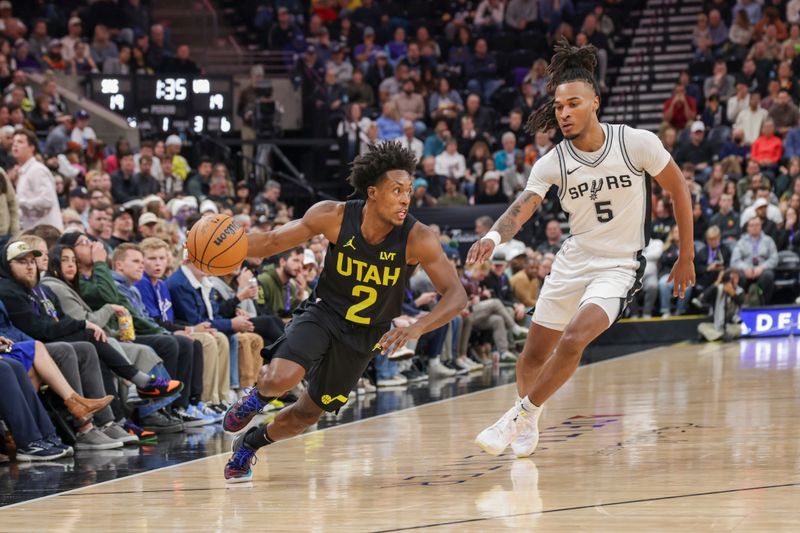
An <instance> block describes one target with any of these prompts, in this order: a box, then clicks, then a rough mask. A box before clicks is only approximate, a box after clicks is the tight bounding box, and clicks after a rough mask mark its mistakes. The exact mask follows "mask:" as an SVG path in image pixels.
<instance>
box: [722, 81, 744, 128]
mask: <svg viewBox="0 0 800 533" xmlns="http://www.w3.org/2000/svg"><path fill="white" fill-rule="evenodd" d="M747 90H748V85H747V81H746V80H745V79H744V78H743V77H739V78H737V80H736V89H735V92H734V94H733V96H731V97H730V98H728V103H727V104H726V110H725V117H726V118H727V119H728V124H733V123H734V122H736V118H737V117H738V116H739V112H740V111H743V110H745V109H747V107H748V106H749V105H750V95H749V94H748V92H747Z"/></svg>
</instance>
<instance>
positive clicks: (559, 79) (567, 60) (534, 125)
mask: <svg viewBox="0 0 800 533" xmlns="http://www.w3.org/2000/svg"><path fill="white" fill-rule="evenodd" d="M553 50H554V51H555V53H554V54H553V58H552V59H551V60H550V65H548V67H547V74H548V75H549V76H550V80H549V81H548V82H547V92H548V93H549V94H550V95H551V96H550V98H549V99H548V100H547V102H545V103H544V104H543V105H542V106H541V107H539V109H537V110H536V111H534V112H533V113H531V116H530V117H528V122H527V124H526V125H525V129H526V130H528V133H530V134H531V135H534V134H535V133H536V132H537V131H543V130H549V129H551V128H555V127H557V126H558V121H557V120H556V112H555V106H554V104H553V96H552V95H553V94H554V93H555V90H556V87H558V86H559V85H561V84H562V83H569V82H571V81H585V82H586V83H588V84H589V85H591V86H592V88H594V92H595V94H600V87H599V86H598V85H597V80H596V79H595V78H594V69H595V67H596V66H597V48H595V47H594V46H593V45H591V44H589V45H586V46H580V47H578V46H572V45H570V44H569V42H568V41H567V40H566V39H564V38H563V37H562V38H560V39H559V40H558V41H557V42H556V44H555V46H554V47H553Z"/></svg>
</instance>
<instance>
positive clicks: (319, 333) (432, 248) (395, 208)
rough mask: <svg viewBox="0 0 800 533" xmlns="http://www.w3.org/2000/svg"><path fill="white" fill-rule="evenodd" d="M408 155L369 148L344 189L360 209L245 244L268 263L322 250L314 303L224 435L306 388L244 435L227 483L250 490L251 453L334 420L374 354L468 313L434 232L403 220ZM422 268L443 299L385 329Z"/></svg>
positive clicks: (315, 215) (320, 208)
mask: <svg viewBox="0 0 800 533" xmlns="http://www.w3.org/2000/svg"><path fill="white" fill-rule="evenodd" d="M415 165H416V161H415V158H414V155H413V153H411V152H410V151H409V150H407V149H405V148H402V147H401V146H400V144H397V143H385V144H381V145H378V146H371V147H370V148H369V151H368V152H367V153H365V154H363V155H361V156H359V157H357V158H356V159H355V161H354V162H353V164H352V172H351V174H350V177H349V178H348V179H349V182H350V184H351V185H352V186H353V188H354V189H355V190H356V192H357V193H359V194H361V195H362V196H364V197H365V198H366V200H350V201H348V202H320V203H317V204H315V205H314V206H312V207H311V208H310V209H309V210H308V212H306V214H305V216H303V218H302V219H300V220H295V221H293V222H291V223H289V224H286V225H284V226H281V227H280V228H278V229H276V230H274V231H271V232H269V233H251V234H249V235H248V238H249V248H248V254H247V255H248V256H251V257H269V256H272V255H275V254H278V253H280V252H282V251H284V250H288V249H290V248H292V247H294V246H298V245H300V244H303V243H304V242H306V241H308V240H309V239H311V238H312V237H314V236H315V235H319V234H323V235H325V237H326V238H327V239H328V241H330V246H329V247H328V252H327V255H326V256H325V265H324V268H323V270H322V274H321V276H320V279H319V283H318V284H317V288H316V290H315V292H314V294H313V295H312V296H311V297H310V298H309V299H308V300H307V301H306V302H304V303H303V304H302V305H301V306H300V307H299V308H298V309H297V310H296V311H295V313H294V316H293V318H292V321H291V322H290V323H289V325H288V326H287V328H286V332H285V334H284V335H283V336H282V337H281V338H280V339H278V340H277V341H276V342H275V343H274V344H273V345H271V346H269V347H267V348H266V349H267V350H268V353H270V354H271V355H272V360H271V361H270V363H269V364H268V365H265V366H264V367H262V368H261V371H260V373H259V376H258V383H257V385H256V387H254V388H253V389H252V390H251V391H250V392H249V393H248V394H247V395H246V396H244V397H243V398H242V399H241V400H239V401H238V402H237V403H236V404H234V405H233V406H232V407H231V408H230V409H229V410H228V412H227V413H226V414H225V419H224V421H223V428H224V429H225V430H226V431H228V432H231V433H241V432H242V431H243V430H244V429H245V428H246V427H247V425H248V424H249V422H250V421H251V420H252V419H253V417H254V416H255V415H256V414H257V413H258V412H259V411H260V410H261V409H262V408H263V407H264V406H265V405H266V404H267V403H269V402H270V401H272V400H273V399H274V398H277V397H279V396H281V395H283V394H284V393H286V392H287V391H289V390H290V389H292V388H293V387H294V386H295V385H297V384H298V383H299V382H300V380H302V379H303V378H304V377H305V378H306V379H307V381H308V389H307V390H306V392H304V393H303V394H302V395H301V397H300V399H299V400H298V401H297V402H296V403H295V404H293V405H291V406H289V407H286V408H284V409H283V410H282V411H281V412H280V413H278V415H277V416H276V417H275V419H274V420H273V421H272V422H270V423H269V424H268V425H266V426H261V427H258V426H255V427H251V428H250V429H248V430H247V432H245V433H242V434H240V435H239V437H237V438H236V440H235V441H234V444H233V456H232V457H231V459H230V461H228V464H227V465H226V467H225V479H226V480H227V481H228V482H242V481H249V480H250V479H251V478H252V475H253V474H252V470H251V468H250V465H251V463H253V462H254V460H255V455H256V450H258V449H259V448H261V447H262V446H266V445H267V444H271V443H272V442H275V441H277V440H283V439H286V438H289V437H292V436H294V435H297V434H299V433H301V432H302V431H303V430H305V429H306V428H307V427H309V426H311V425H312V424H315V423H316V422H317V420H318V419H319V417H320V416H321V415H322V413H323V412H324V411H336V410H338V409H339V408H340V407H342V405H344V404H345V403H346V402H347V399H348V395H349V394H350V391H351V390H352V388H353V387H354V386H355V385H356V383H357V381H358V379H359V378H360V377H361V375H362V373H363V372H364V370H365V369H366V367H367V364H368V363H369V361H370V360H371V359H372V358H373V357H374V356H375V355H378V354H380V353H383V354H386V355H390V354H391V353H392V352H394V351H395V350H396V349H397V348H399V347H401V346H403V345H404V344H405V343H406V341H408V340H411V339H417V338H419V337H420V336H421V335H422V334H424V333H426V332H428V331H431V330H434V329H436V328H439V327H441V326H443V325H444V324H447V323H448V322H449V321H450V320H451V319H452V318H453V317H454V316H455V315H456V314H457V313H459V312H460V311H461V310H462V309H464V307H465V306H466V304H467V295H466V293H465V292H464V289H463V287H462V286H461V282H460V281H459V279H458V276H457V274H456V271H455V269H454V268H453V266H452V265H451V264H450V262H449V261H448V260H447V258H446V257H445V254H444V252H443V251H442V246H441V244H440V243H439V240H438V239H437V237H436V236H435V235H434V233H433V232H432V231H431V230H430V229H429V228H428V227H427V226H425V225H424V224H421V223H418V222H417V221H416V220H415V219H414V217H412V216H411V215H410V214H409V213H408V208H409V203H410V201H411V183H412V173H413V172H414V167H415ZM416 265H421V266H422V268H424V269H425V272H427V274H428V275H429V276H430V278H431V281H432V282H433V284H434V285H435V286H436V290H437V291H438V292H439V294H441V296H442V298H441V300H440V301H439V303H438V304H437V305H436V307H434V309H433V311H431V313H429V314H427V315H425V316H424V317H422V318H420V319H419V320H418V321H417V322H416V323H415V324H413V325H411V326H408V327H398V328H394V329H391V330H390V327H391V322H392V319H393V318H395V317H397V316H399V315H400V314H401V304H402V302H403V296H404V294H405V290H406V287H407V283H408V276H409V275H410V273H411V271H412V270H413V269H414V267H415V266H416Z"/></svg>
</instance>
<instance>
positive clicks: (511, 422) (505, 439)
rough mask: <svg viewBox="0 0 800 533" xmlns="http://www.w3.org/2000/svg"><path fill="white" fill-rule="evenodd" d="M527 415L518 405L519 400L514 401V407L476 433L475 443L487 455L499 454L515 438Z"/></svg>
mask: <svg viewBox="0 0 800 533" xmlns="http://www.w3.org/2000/svg"><path fill="white" fill-rule="evenodd" d="M529 417H530V415H529V414H528V413H527V412H526V411H525V410H524V409H522V407H520V404H519V401H516V402H514V407H512V408H511V409H509V410H508V411H506V412H505V414H504V415H503V416H502V417H500V420H498V421H497V422H495V423H494V424H492V425H491V426H489V427H488V428H486V429H484V430H483V431H481V432H480V433H479V434H478V437H477V438H476V439H475V444H477V445H478V446H480V447H481V448H482V449H483V451H485V452H486V453H488V454H489V455H500V454H501V453H503V451H505V449H506V448H507V447H508V445H509V444H511V442H512V441H513V440H514V439H516V438H517V435H519V433H520V431H521V430H522V429H523V427H524V426H525V423H526V422H527V419H528V418H529Z"/></svg>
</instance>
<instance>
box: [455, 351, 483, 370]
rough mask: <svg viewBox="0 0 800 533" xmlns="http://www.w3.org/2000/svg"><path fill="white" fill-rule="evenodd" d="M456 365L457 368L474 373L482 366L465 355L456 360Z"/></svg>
mask: <svg viewBox="0 0 800 533" xmlns="http://www.w3.org/2000/svg"><path fill="white" fill-rule="evenodd" d="M456 364H457V365H458V366H459V368H466V369H467V370H468V371H470V372H474V371H476V370H480V369H482V368H483V365H482V364H480V363H476V362H475V361H473V360H472V359H470V358H469V357H467V356H466V355H462V356H460V357H458V358H456Z"/></svg>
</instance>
